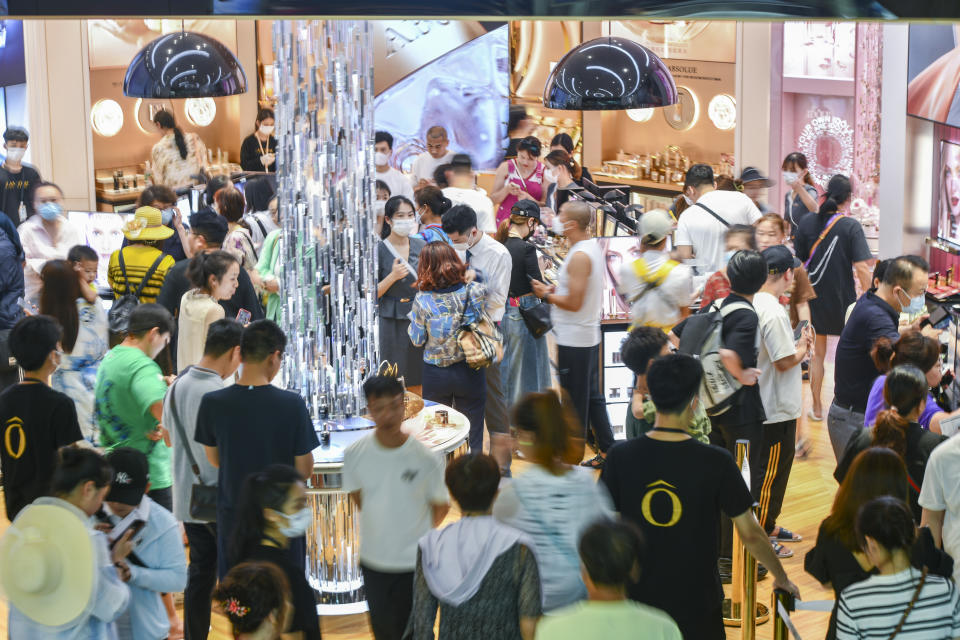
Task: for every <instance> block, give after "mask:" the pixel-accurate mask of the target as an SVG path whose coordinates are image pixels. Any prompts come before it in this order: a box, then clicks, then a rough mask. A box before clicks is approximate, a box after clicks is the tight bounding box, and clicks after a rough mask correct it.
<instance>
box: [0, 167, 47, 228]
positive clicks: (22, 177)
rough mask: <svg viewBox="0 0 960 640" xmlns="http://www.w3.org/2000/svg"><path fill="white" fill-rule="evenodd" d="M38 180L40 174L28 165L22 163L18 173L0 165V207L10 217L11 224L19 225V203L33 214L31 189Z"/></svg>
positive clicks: (28, 213)
mask: <svg viewBox="0 0 960 640" xmlns="http://www.w3.org/2000/svg"><path fill="white" fill-rule="evenodd" d="M38 182H40V174H39V173H37V170H36V169H34V168H33V167H31V166H29V165H23V168H22V169H21V170H20V171H19V172H18V173H11V172H10V171H9V170H8V169H7V168H6V167H0V208H2V209H3V213H5V214H6V215H7V217H8V218H10V221H11V222H13V226H15V227H17V226H20V223H21V222H22V220H20V203H21V202H22V203H23V205H24V206H25V207H26V209H27V215H33V189H34V187H36V186H37V183H38Z"/></svg>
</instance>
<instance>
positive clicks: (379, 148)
mask: <svg viewBox="0 0 960 640" xmlns="http://www.w3.org/2000/svg"><path fill="white" fill-rule="evenodd" d="M373 151H374V154H373V164H374V165H376V167H377V180H383V182H384V183H385V184H386V185H387V187H388V188H389V189H390V195H391V196H406V197H407V198H408V199H410V200H413V185H412V184H410V178H408V177H407V176H405V175H403V173H401V172H400V171H398V170H396V169H394V168H393V167H391V166H390V160H391V159H392V158H393V136H392V135H390V134H389V133H388V132H386V131H377V132H376V133H375V134H374V136H373ZM378 199H379V198H378Z"/></svg>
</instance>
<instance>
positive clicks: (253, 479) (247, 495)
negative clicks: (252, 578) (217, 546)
mask: <svg viewBox="0 0 960 640" xmlns="http://www.w3.org/2000/svg"><path fill="white" fill-rule="evenodd" d="M298 482H303V478H302V477H301V476H300V474H299V473H298V472H297V470H296V469H294V468H293V467H291V466H288V465H285V464H272V465H270V466H269V467H267V468H266V469H264V470H263V471H258V472H257V473H252V474H250V475H249V476H247V479H246V480H245V481H244V483H243V492H242V497H243V499H242V500H241V501H240V502H239V503H238V504H239V509H238V510H237V520H236V528H235V529H234V531H233V539H232V540H231V544H230V549H229V556H230V557H229V561H230V563H231V564H238V563H240V562H242V561H243V559H244V558H245V557H246V556H247V555H248V554H249V553H250V552H251V551H252V550H253V549H254V548H255V547H256V546H257V545H259V544H260V541H261V540H262V539H263V534H264V533H265V532H266V530H267V519H266V518H265V517H264V515H263V512H264V510H265V509H273V510H274V511H283V505H284V504H286V502H287V498H288V497H289V495H290V487H292V486H293V485H295V484H297V483H298Z"/></svg>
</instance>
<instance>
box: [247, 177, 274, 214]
mask: <svg viewBox="0 0 960 640" xmlns="http://www.w3.org/2000/svg"><path fill="white" fill-rule="evenodd" d="M274 193H275V192H274V190H273V185H272V184H270V181H269V180H267V179H266V178H253V179H252V180H247V182H246V184H245V185H244V187H243V196H244V198H245V199H246V201H247V212H248V213H255V212H258V211H266V210H267V209H269V208H270V201H271V200H273V195H274Z"/></svg>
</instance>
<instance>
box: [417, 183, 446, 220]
mask: <svg viewBox="0 0 960 640" xmlns="http://www.w3.org/2000/svg"><path fill="white" fill-rule="evenodd" d="M413 197H414V198H415V199H416V200H417V207H426V208H427V209H430V213H431V214H433V215H435V216H437V217H438V218H441V217H443V214H445V213H446V212H447V211H449V210H450V208H451V207H453V202H451V201H450V198H448V197H446V196H445V195H443V191H441V190H440V189H439V188H437V187H435V186H433V185H432V184H431V185H427V186H425V187H423V188H420V189H417V192H416V193H415V194H414V196H413Z"/></svg>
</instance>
